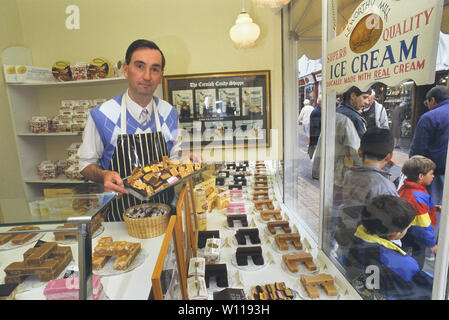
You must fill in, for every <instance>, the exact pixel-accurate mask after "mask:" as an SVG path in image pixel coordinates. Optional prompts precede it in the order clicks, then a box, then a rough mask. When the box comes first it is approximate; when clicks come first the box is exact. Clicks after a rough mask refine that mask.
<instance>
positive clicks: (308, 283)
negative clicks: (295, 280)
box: [300, 273, 338, 299]
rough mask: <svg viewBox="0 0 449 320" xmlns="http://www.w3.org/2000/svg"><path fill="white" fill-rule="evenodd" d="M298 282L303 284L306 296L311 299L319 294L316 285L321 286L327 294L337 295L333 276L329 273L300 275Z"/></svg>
mask: <svg viewBox="0 0 449 320" xmlns="http://www.w3.org/2000/svg"><path fill="white" fill-rule="evenodd" d="M300 282H301V284H302V285H303V286H304V289H305V290H306V292H307V294H308V296H309V297H310V298H312V299H315V298H318V297H319V296H320V293H319V291H318V286H321V287H322V288H323V289H324V291H325V292H326V294H327V295H328V296H336V295H338V290H337V288H336V287H335V284H334V278H333V277H332V276H331V275H330V274H326V273H322V274H318V275H315V276H307V275H301V277H300Z"/></svg>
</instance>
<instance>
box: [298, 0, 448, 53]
mask: <svg viewBox="0 0 449 320" xmlns="http://www.w3.org/2000/svg"><path fill="white" fill-rule="evenodd" d="M362 1H363V0H337V3H338V8H337V12H338V15H337V33H338V32H340V31H341V30H343V29H344V27H345V25H346V23H347V21H348V19H349V18H350V17H351V15H352V13H353V11H354V10H355V9H356V8H357V6H358V5H359V4H360V3H361V2H362ZM290 6H291V12H292V21H293V23H292V25H291V30H290V36H291V37H293V38H294V39H296V40H297V41H298V57H301V56H302V55H303V54H306V55H307V57H308V58H310V59H318V58H320V57H321V1H320V0H292V2H291V4H290ZM441 30H442V31H443V32H444V33H449V0H444V11H443V19H442V26H441Z"/></svg>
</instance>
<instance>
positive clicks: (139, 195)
mask: <svg viewBox="0 0 449 320" xmlns="http://www.w3.org/2000/svg"><path fill="white" fill-rule="evenodd" d="M205 169H206V166H203V167H201V169H200V170H197V171H194V172H193V173H191V174H189V175H188V176H186V177H184V178H182V179H179V180H178V181H176V182H174V183H172V184H171V185H169V186H167V187H165V188H164V189H161V190H159V191H157V192H154V193H152V194H151V195H149V196H147V195H144V194H143V193H140V192H139V191H138V190H136V189H134V188H133V187H131V186H130V185H129V184H128V178H129V177H130V176H128V177H125V178H124V179H123V183H124V185H125V189H126V190H127V191H128V192H129V194H131V195H133V196H134V197H136V198H137V199H139V200H141V201H148V200H150V199H151V198H153V197H154V196H155V195H158V194H159V193H161V192H163V191H165V190H167V189H169V188H172V187H174V186H176V185H178V184H180V183H183V182H185V181H187V180H188V179H190V178H192V177H194V176H196V175H197V174H199V173H201V172H203V171H204V170H205Z"/></svg>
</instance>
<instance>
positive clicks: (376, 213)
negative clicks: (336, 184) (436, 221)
mask: <svg viewBox="0 0 449 320" xmlns="http://www.w3.org/2000/svg"><path fill="white" fill-rule="evenodd" d="M414 218H415V211H414V209H413V207H412V205H411V204H410V203H409V202H407V201H406V200H404V199H402V198H399V197H395V196H391V195H380V196H377V197H375V198H373V199H372V200H371V201H370V202H369V203H368V204H367V205H366V206H365V207H364V209H363V210H362V219H361V225H360V226H359V227H358V228H357V231H356V233H355V239H354V243H353V245H352V246H351V249H350V254H351V257H352V259H353V261H355V262H356V263H357V265H358V268H359V271H360V273H361V274H363V275H365V276H366V277H365V279H366V281H365V283H364V284H365V287H366V285H367V284H368V283H369V284H370V287H369V288H365V289H368V290H371V291H373V289H374V290H375V291H376V292H377V293H378V294H379V295H380V296H381V297H382V298H384V299H404V300H405V299H407V300H408V299H410V300H421V299H430V298H431V295H432V284H433V278H432V277H431V276H430V275H428V274H427V273H426V272H424V271H422V270H421V269H420V268H419V266H418V263H417V262H416V260H415V259H413V258H412V257H411V256H409V255H407V253H406V252H405V251H404V250H402V249H401V248H400V247H399V246H398V245H397V244H395V243H394V242H393V241H394V240H400V239H401V238H402V237H404V235H405V234H406V233H407V230H408V229H409V228H410V226H411V223H412V221H413V219H414ZM376 277H377V278H376Z"/></svg>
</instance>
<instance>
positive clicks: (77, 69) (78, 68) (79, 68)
mask: <svg viewBox="0 0 449 320" xmlns="http://www.w3.org/2000/svg"><path fill="white" fill-rule="evenodd" d="M87 69H88V64H87V63H86V62H77V63H75V64H72V65H70V71H71V72H72V80H74V81H77V80H87V79H89V78H88V76H87Z"/></svg>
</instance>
